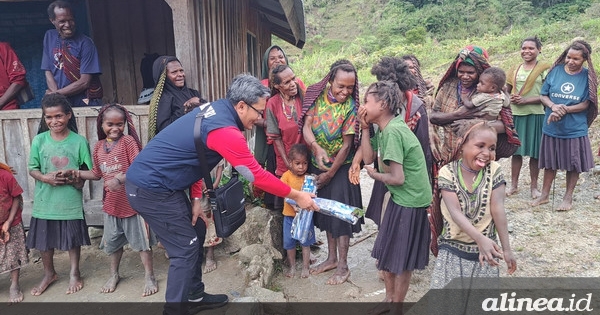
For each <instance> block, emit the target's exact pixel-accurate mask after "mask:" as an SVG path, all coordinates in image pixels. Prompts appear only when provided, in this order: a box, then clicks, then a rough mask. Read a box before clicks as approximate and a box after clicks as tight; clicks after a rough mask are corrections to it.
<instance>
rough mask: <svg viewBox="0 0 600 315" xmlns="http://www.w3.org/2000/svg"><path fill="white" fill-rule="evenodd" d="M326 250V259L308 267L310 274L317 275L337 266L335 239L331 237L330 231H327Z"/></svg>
mask: <svg viewBox="0 0 600 315" xmlns="http://www.w3.org/2000/svg"><path fill="white" fill-rule="evenodd" d="M327 251H328V253H327V260H325V261H324V262H322V263H320V264H318V265H316V266H315V267H313V268H310V274H313V275H318V274H320V273H323V272H325V271H329V270H332V269H335V267H337V262H338V259H337V241H336V239H334V238H333V236H332V235H331V233H330V232H327Z"/></svg>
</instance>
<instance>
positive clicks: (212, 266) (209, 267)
mask: <svg viewBox="0 0 600 315" xmlns="http://www.w3.org/2000/svg"><path fill="white" fill-rule="evenodd" d="M216 269H217V262H216V261H215V260H214V259H208V258H207V259H206V263H205V264H204V270H203V271H202V272H203V273H209V272H211V271H214V270H216Z"/></svg>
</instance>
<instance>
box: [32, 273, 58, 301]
mask: <svg viewBox="0 0 600 315" xmlns="http://www.w3.org/2000/svg"><path fill="white" fill-rule="evenodd" d="M56 280H58V275H57V274H56V273H55V274H53V275H51V276H44V279H42V282H40V284H38V286H37V287H33V289H31V292H30V293H31V295H33V296H38V295H41V294H42V293H44V291H46V289H48V287H49V286H50V284H52V283H53V282H54V281H56Z"/></svg>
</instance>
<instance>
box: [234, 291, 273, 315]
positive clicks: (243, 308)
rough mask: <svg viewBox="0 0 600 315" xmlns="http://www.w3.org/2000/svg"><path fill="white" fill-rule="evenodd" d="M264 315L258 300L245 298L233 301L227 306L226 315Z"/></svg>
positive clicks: (251, 297) (250, 297) (249, 297)
mask: <svg viewBox="0 0 600 315" xmlns="http://www.w3.org/2000/svg"><path fill="white" fill-rule="evenodd" d="M261 314H264V312H263V310H262V307H261V304H260V303H259V301H258V299H257V298H255V297H253V296H245V297H240V298H235V299H233V300H232V301H231V302H230V303H229V304H228V305H227V311H226V312H225V315H261Z"/></svg>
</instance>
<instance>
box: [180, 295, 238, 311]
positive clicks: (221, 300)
mask: <svg viewBox="0 0 600 315" xmlns="http://www.w3.org/2000/svg"><path fill="white" fill-rule="evenodd" d="M188 301H189V302H190V303H191V305H190V314H195V313H198V312H200V311H204V310H209V309H213V308H219V307H222V306H225V304H227V302H228V301H229V298H228V297H227V295H225V294H208V293H206V292H203V293H199V294H190V295H189V296H188Z"/></svg>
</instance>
